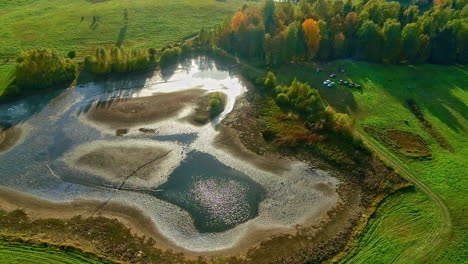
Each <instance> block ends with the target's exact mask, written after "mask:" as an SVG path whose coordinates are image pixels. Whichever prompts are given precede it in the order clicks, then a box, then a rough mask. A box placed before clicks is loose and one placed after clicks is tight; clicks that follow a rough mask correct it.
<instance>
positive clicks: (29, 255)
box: [0, 240, 112, 264]
mask: <svg viewBox="0 0 468 264" xmlns="http://www.w3.org/2000/svg"><path fill="white" fill-rule="evenodd" d="M0 259H1V260H2V263H8V264H20V263H30V264H41V263H48V264H61V263H69V264H72V263H90V264H98V263H112V262H109V261H106V260H104V259H100V258H97V257H95V256H93V255H90V254H86V253H83V252H81V251H79V250H76V249H71V248H69V249H61V248H58V247H54V246H50V245H45V244H44V245H40V244H30V243H26V242H13V241H3V240H0Z"/></svg>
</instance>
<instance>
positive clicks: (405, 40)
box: [401, 23, 420, 63]
mask: <svg viewBox="0 0 468 264" xmlns="http://www.w3.org/2000/svg"><path fill="white" fill-rule="evenodd" d="M419 35H420V32H419V27H418V25H417V24H416V23H411V24H407V25H406V26H405V27H404V28H403V31H402V33H401V38H402V47H403V56H405V57H407V58H408V61H409V62H412V63H414V62H416V61H417V55H418V49H419V46H420V45H419Z"/></svg>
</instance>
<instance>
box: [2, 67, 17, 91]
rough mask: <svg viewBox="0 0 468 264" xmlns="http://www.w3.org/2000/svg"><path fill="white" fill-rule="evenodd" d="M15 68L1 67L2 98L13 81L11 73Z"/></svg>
mask: <svg viewBox="0 0 468 264" xmlns="http://www.w3.org/2000/svg"><path fill="white" fill-rule="evenodd" d="M13 68H14V66H13V65H9V64H5V65H0V96H1V95H2V94H3V91H4V90H5V89H6V88H7V87H8V85H9V84H10V83H11V81H12V79H11V73H12V72H13Z"/></svg>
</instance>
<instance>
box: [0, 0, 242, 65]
mask: <svg viewBox="0 0 468 264" xmlns="http://www.w3.org/2000/svg"><path fill="white" fill-rule="evenodd" d="M243 3H244V1H242V0H229V1H226V2H220V1H216V0H171V1H166V0H109V1H105V2H97V1H92V0H89V1H86V0H67V1H63V0H34V1H32V0H22V1H1V2H0V25H2V27H0V58H11V57H14V56H16V55H17V54H18V53H19V52H20V51H21V50H22V49H31V48H34V47H38V46H42V47H50V48H56V49H58V50H59V51H61V52H64V53H65V52H68V51H70V50H76V51H79V55H83V53H88V52H94V48H95V47H96V46H98V45H115V44H117V43H123V45H124V46H132V47H144V48H149V47H154V48H159V47H161V46H164V45H167V44H172V43H173V42H175V41H179V40H182V39H184V38H188V37H191V36H194V35H195V34H196V33H197V32H199V30H200V29H201V28H208V27H212V26H214V25H215V24H217V23H220V22H222V20H223V19H224V18H225V17H227V16H231V15H232V14H233V13H234V12H235V11H236V10H237V9H239V8H240V7H241V6H242V4H243ZM125 9H127V10H128V19H127V20H126V19H125V18H124V10H125ZM82 18H84V19H83V21H82ZM94 18H95V20H94Z"/></svg>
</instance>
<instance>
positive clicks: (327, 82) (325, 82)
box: [323, 80, 331, 85]
mask: <svg viewBox="0 0 468 264" xmlns="http://www.w3.org/2000/svg"><path fill="white" fill-rule="evenodd" d="M329 83H331V81H330V80H326V81H324V82H323V84H325V85H327V84H329Z"/></svg>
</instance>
